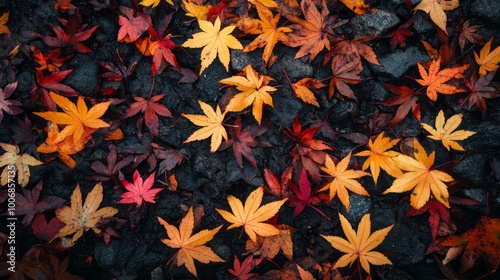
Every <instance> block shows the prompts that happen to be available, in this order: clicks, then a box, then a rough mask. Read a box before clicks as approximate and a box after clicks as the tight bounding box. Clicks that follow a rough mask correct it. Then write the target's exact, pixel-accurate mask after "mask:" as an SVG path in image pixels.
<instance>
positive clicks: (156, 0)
mask: <svg viewBox="0 0 500 280" xmlns="http://www.w3.org/2000/svg"><path fill="white" fill-rule="evenodd" d="M160 1H161V0H142V1H141V2H139V5H143V6H146V7H149V6H153V7H152V8H154V7H156V6H158V5H159V4H160ZM165 1H166V2H167V3H168V4H170V5H172V6H173V5H174V3H173V2H172V0H165Z"/></svg>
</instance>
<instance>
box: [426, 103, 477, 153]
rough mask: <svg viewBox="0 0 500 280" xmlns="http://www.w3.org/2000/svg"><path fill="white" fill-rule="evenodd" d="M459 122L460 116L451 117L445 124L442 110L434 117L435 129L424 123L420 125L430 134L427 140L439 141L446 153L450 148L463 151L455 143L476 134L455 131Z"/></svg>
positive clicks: (467, 131) (460, 120) (466, 131)
mask: <svg viewBox="0 0 500 280" xmlns="http://www.w3.org/2000/svg"><path fill="white" fill-rule="evenodd" d="M461 122H462V114H456V115H453V116H451V117H450V118H449V119H448V120H447V121H446V122H445V118H444V112H443V110H440V111H439V113H438V115H437V117H436V129H434V128H433V127H432V126H430V125H428V124H426V123H422V124H421V125H422V127H423V128H424V129H425V130H427V132H429V133H430V134H431V135H429V136H428V137H429V138H431V139H433V140H438V141H439V140H441V142H442V143H443V145H444V147H445V148H446V149H448V151H449V150H450V148H451V149H454V150H458V151H464V148H463V147H462V146H460V144H458V143H457V142H456V141H458V140H464V139H467V138H469V137H470V136H472V135H474V134H476V132H474V131H469V130H457V131H455V129H457V128H458V126H459V125H460V123H461Z"/></svg>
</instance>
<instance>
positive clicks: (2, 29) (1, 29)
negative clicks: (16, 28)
mask: <svg viewBox="0 0 500 280" xmlns="http://www.w3.org/2000/svg"><path fill="white" fill-rule="evenodd" d="M9 15H10V12H6V13H3V14H2V16H0V34H10V29H9V27H8V26H7V25H6V23H7V21H9Z"/></svg>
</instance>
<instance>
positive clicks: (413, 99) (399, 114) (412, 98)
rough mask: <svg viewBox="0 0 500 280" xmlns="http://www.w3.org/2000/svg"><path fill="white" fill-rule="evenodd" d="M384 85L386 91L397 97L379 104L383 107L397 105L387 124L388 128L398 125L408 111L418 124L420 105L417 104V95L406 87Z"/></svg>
mask: <svg viewBox="0 0 500 280" xmlns="http://www.w3.org/2000/svg"><path fill="white" fill-rule="evenodd" d="M384 85H385V87H386V88H387V89H388V90H390V91H391V92H392V93H394V94H396V95H397V96H396V97H392V98H389V99H387V100H385V101H383V102H380V104H382V105H384V106H395V105H399V107H398V109H397V110H396V114H395V115H394V118H393V119H392V120H391V121H390V122H389V126H394V125H396V124H398V123H400V122H401V121H402V120H403V119H404V118H405V117H406V115H408V113H409V112H410V110H411V112H412V114H413V116H415V118H416V119H417V120H418V121H419V122H420V119H421V114H420V105H419V104H417V100H418V95H417V93H416V92H415V91H413V90H412V89H411V88H409V87H407V86H395V85H392V84H389V83H384Z"/></svg>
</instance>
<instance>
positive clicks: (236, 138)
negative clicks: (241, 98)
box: [219, 115, 272, 169]
mask: <svg viewBox="0 0 500 280" xmlns="http://www.w3.org/2000/svg"><path fill="white" fill-rule="evenodd" d="M242 127H243V126H242V124H241V117H240V115H238V116H237V117H236V120H235V121H234V127H231V128H230V129H229V134H230V135H231V136H232V137H231V139H229V141H226V142H224V143H222V145H221V146H220V148H219V150H220V151H223V150H226V149H227V148H229V147H233V153H234V158H235V159H236V163H237V164H238V166H239V167H240V168H241V169H243V158H245V159H246V160H248V162H250V164H251V165H252V166H253V167H255V168H257V160H256V159H255V156H254V155H253V152H252V148H254V147H272V145H271V144H270V143H268V142H266V141H261V140H259V139H257V138H258V137H259V136H261V135H262V134H264V133H265V132H266V131H267V129H268V127H269V126H257V125H249V126H247V127H245V129H242Z"/></svg>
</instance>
